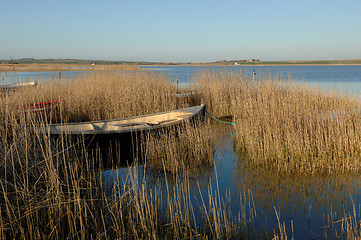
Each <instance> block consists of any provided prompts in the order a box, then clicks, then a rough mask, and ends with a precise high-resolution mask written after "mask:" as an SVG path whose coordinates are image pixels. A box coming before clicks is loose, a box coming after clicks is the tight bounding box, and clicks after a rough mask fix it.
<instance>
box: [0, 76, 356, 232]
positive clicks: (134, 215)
mask: <svg viewBox="0 0 361 240" xmlns="http://www.w3.org/2000/svg"><path fill="white" fill-rule="evenodd" d="M196 78H197V77H196ZM274 80H275V79H272V78H269V79H268V80H267V79H264V81H257V82H252V79H249V78H248V77H247V75H246V74H244V73H243V72H239V73H234V72H233V73H219V74H215V73H204V74H202V75H200V76H199V77H198V79H196V83H195V85H194V92H198V93H200V94H201V95H202V96H203V99H204V100H203V101H204V102H205V104H206V105H207V107H208V111H210V112H211V113H213V114H214V115H216V116H217V117H222V116H233V118H234V120H235V121H236V122H237V128H236V129H237V139H238V148H239V149H240V150H242V151H243V152H244V153H246V154H247V157H248V158H249V159H250V161H251V162H253V163H254V164H255V165H265V166H267V167H272V168H275V169H279V170H282V171H285V172H292V171H296V170H298V171H310V172H315V171H316V170H317V171H326V172H330V171H334V170H341V171H349V170H355V171H357V170H358V167H359V165H358V161H357V159H356V157H357V156H358V155H357V154H358V150H357V144H356V142H357V141H356V140H354V139H352V138H351V139H349V137H354V138H357V137H358V135H357V134H358V131H357V129H358V123H357V115H356V113H355V114H351V116H352V117H350V118H349V117H348V118H345V119H344V120H343V119H340V118H338V117H336V118H335V117H334V115H333V112H331V113H332V114H328V112H329V111H333V110H339V109H340V108H343V109H346V108H347V109H351V110H352V109H353V108H354V107H355V105H356V104H357V101H352V100H350V99H347V98H342V97H337V96H329V95H324V94H320V93H317V92H316V93H315V92H313V91H308V90H307V91H306V90H303V89H298V88H292V87H291V88H289V87H288V86H287V87H286V86H285V85H284V84H281V83H279V82H276V81H274ZM175 93H176V87H175V86H173V85H171V84H170V83H169V81H168V79H167V78H166V77H165V76H164V75H160V74H156V73H144V72H142V73H140V72H123V73H115V72H106V73H96V74H94V75H87V76H83V77H79V78H76V79H72V80H69V81H66V80H64V81H54V82H49V83H46V84H45V83H43V84H40V85H39V87H37V88H34V89H28V90H25V89H23V90H20V91H18V92H14V93H10V94H5V95H2V96H0V105H1V106H2V111H1V113H0V114H1V117H2V118H1V120H0V121H1V124H0V139H1V142H0V238H21V239H45V238H52V239H63V238H76V239H89V238H105V239H107V238H120V239H130V238H131V239H134V238H135V239H164V238H175V239H183V238H204V239H208V238H217V239H221V238H238V237H240V236H241V237H244V238H248V237H251V236H256V237H262V236H263V237H267V235H262V234H261V235H259V234H258V233H259V232H263V231H264V229H263V228H258V227H257V226H256V225H255V222H256V218H257V214H256V212H255V211H254V210H253V209H252V207H251V206H252V203H250V202H249V201H248V199H249V197H248V196H247V197H246V196H244V197H241V196H240V198H241V200H240V202H241V209H242V212H240V213H239V214H238V215H233V214H232V213H230V210H229V209H228V208H227V206H228V203H227V200H224V199H223V198H222V197H221V196H220V193H219V188H215V189H217V190H213V189H214V188H213V186H211V185H209V189H208V191H207V194H205V195H204V194H203V193H202V192H201V190H199V193H198V194H197V199H199V200H200V204H199V205H194V204H193V202H192V201H191V198H192V197H193V195H194V193H191V192H190V185H189V184H190V179H191V177H190V175H192V174H193V173H194V172H192V171H189V172H187V171H188V169H190V168H192V167H195V169H197V168H198V169H200V168H204V166H206V168H211V166H212V162H213V157H212V151H213V145H212V141H213V138H212V131H211V127H210V126H209V125H208V126H207V124H205V126H203V127H201V128H198V127H197V128H196V129H194V128H192V127H187V128H185V129H184V130H183V131H181V132H175V133H174V134H169V136H162V137H161V138H160V139H156V140H155V139H151V138H149V139H148V140H147V142H145V144H146V145H145V146H146V148H145V149H148V150H146V152H145V153H146V154H145V157H146V160H147V165H146V169H148V163H149V165H152V166H153V167H154V166H155V167H156V169H157V171H161V172H163V173H165V175H167V174H169V173H172V172H173V173H175V174H180V173H182V171H184V172H185V174H184V175H185V176H188V178H185V179H184V180H183V181H182V183H181V182H178V181H175V182H168V181H166V183H165V185H166V186H167V187H166V190H165V191H164V190H163V188H162V186H161V185H157V184H155V185H152V186H149V185H148V184H147V183H146V181H143V179H141V180H139V176H138V173H139V171H138V170H139V169H138V168H137V167H135V168H134V169H138V170H137V171H134V172H130V173H129V175H128V177H127V178H126V179H127V180H126V181H125V182H123V183H119V182H117V183H116V184H115V185H113V187H112V190H111V194H108V192H109V191H108V189H106V186H105V185H104V179H103V177H102V174H101V172H100V171H99V166H98V164H99V162H100V161H101V159H100V156H99V155H96V154H89V152H88V151H87V149H86V146H84V144H83V142H76V143H74V142H72V141H70V138H67V137H64V138H59V139H57V140H54V139H52V138H50V136H49V135H48V134H47V133H31V132H29V131H26V127H25V126H26V125H28V124H30V125H32V124H43V123H48V122H71V121H87V120H100V119H109V118H122V117H128V116H134V115H142V114H147V113H152V112H159V111H166V110H171V109H175V108H176V107H182V106H184V107H187V106H188V105H187V103H186V102H181V103H180V102H178V103H177V99H176V98H175V97H174V96H175ZM60 98H64V99H65V101H64V102H63V103H62V104H61V105H60V106H59V109H58V111H55V112H53V113H51V115H47V114H43V115H34V114H33V113H31V112H30V113H29V112H18V111H14V109H16V106H17V105H19V104H27V103H34V102H42V101H49V100H52V99H60ZM177 104H178V105H179V104H180V106H177ZM303 108H304V109H303ZM316 116H317V117H316ZM347 116H348V115H347ZM319 119H320V120H319ZM206 123H207V121H206ZM328 124H330V125H328ZM283 126H285V127H283ZM335 126H336V127H338V129H336V130H335V129H334V127H335ZM183 134H184V135H183ZM174 135H177V136H178V137H177V138H175V137H174ZM333 137H340V138H338V139H339V140H335V139H333ZM271 140H272V141H271ZM293 142H295V143H296V144H294V145H292V144H293ZM159 143H161V144H159ZM285 150H287V151H285ZM301 150H302V151H301ZM306 150H307V151H308V150H311V153H309V152H307V151H306ZM253 151H254V152H253ZM279 151H280V152H279ZM285 153H287V154H285ZM285 156H286V157H285ZM328 156H331V158H330V159H329V158H328ZM345 156H346V158H345V159H344V158H343V157H345ZM311 157H312V159H310V158H311ZM197 159H198V160H197ZM340 159H341V160H340ZM173 160H174V162H172V161H173ZM195 160H197V161H195ZM339 162H341V163H339ZM195 163H198V164H199V165H194V164H195ZM286 163H287V164H286ZM168 164H169V165H168ZM197 211H200V212H201V217H200V218H198V217H197V213H196V212H197ZM280 224H282V223H280ZM280 229H282V228H280ZM352 229H355V228H353V227H350V230H348V231H350V234H351V233H352V234H353V233H354V232H351V231H353V230H352ZM280 234H281V235H280V236H281V237H283V236H285V235H282V232H280ZM276 235H277V234H276ZM354 235H357V232H356V231H355V234H354ZM354 235H352V236H354ZM277 236H279V235H277Z"/></svg>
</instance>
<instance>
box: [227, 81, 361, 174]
mask: <svg viewBox="0 0 361 240" xmlns="http://www.w3.org/2000/svg"><path fill="white" fill-rule="evenodd" d="M235 102H236V103H235V105H236V106H238V109H237V111H236V112H235V115H234V116H235V121H236V122H237V136H238V146H239V148H240V149H241V150H242V151H243V152H244V153H245V154H247V155H248V156H249V159H250V161H253V162H254V163H255V164H257V165H263V166H265V167H272V168H275V169H278V170H281V171H285V172H294V171H301V172H309V173H314V172H327V173H330V172H334V171H340V172H343V171H359V170H360V167H361V162H360V161H359V160H358V159H360V157H361V155H360V154H361V151H360V147H361V143H360V140H361V139H360V137H361V134H360V133H361V132H360V131H359V130H360V129H361V124H360V122H359V120H358V118H359V116H360V115H359V114H358V113H357V112H356V111H354V110H355V109H356V107H357V105H358V102H357V101H356V100H353V99H348V98H346V97H343V96H337V95H331V94H324V93H321V92H318V91H315V90H311V89H305V88H299V87H297V88H296V87H292V86H289V85H287V86H286V85H285V84H283V83H280V82H278V81H274V79H268V80H267V79H266V80H263V81H261V82H258V83H257V85H251V86H247V87H246V88H245V91H243V94H238V95H237V96H236V100H235ZM347 109H351V110H350V111H351V112H350V113H351V114H345V112H343V111H345V110H346V111H347ZM340 111H341V112H340ZM335 114H336V115H335Z"/></svg>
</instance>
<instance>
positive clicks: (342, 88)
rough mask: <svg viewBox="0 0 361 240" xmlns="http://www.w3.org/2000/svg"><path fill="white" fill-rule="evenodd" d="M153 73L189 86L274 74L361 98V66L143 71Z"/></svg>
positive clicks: (210, 67) (179, 68)
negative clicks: (204, 79)
mask: <svg viewBox="0 0 361 240" xmlns="http://www.w3.org/2000/svg"><path fill="white" fill-rule="evenodd" d="M143 68H145V69H151V70H154V71H160V72H164V73H165V74H167V75H169V76H170V77H171V78H172V80H173V81H174V82H176V79H177V77H179V82H180V84H183V85H187V84H188V83H189V80H190V79H191V77H192V76H193V75H195V74H198V73H201V72H203V71H211V72H221V71H233V72H239V71H240V70H242V71H243V72H245V73H246V74H249V75H250V76H251V75H252V74H253V72H255V73H256V79H257V76H260V75H261V74H271V75H273V76H283V77H284V78H288V77H289V78H290V79H294V80H297V81H301V82H306V83H308V84H310V85H311V86H314V87H319V88H321V89H323V90H325V91H338V92H341V93H346V94H348V95H360V94H361V65H350V66H343V65H340V66H241V67H240V66H206V67H204V66H192V67H190V66H163V67H143Z"/></svg>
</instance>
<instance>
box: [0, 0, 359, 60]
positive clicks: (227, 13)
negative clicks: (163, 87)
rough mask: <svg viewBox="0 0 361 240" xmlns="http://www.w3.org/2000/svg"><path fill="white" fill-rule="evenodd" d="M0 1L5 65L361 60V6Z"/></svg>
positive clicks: (349, 1)
mask: <svg viewBox="0 0 361 240" xmlns="http://www.w3.org/2000/svg"><path fill="white" fill-rule="evenodd" d="M0 2H1V4H0V6H1V7H0V59H10V57H13V58H15V59H17V58H24V57H34V58H77V59H103V60H125V61H164V62H208V61H217V60H223V59H225V60H233V59H249V58H258V59H261V60H322V59H361V1H360V0H342V1H341V0H338V1H333V0H327V1H326V0H303V1H293V0H287V1H286V0H272V1H270V0H267V1H265V0H257V1H243V0H239V1H227V0H225V1H219V0H217V1H213V0H208V1H206V0H198V1H197V0H181V1H170V0H168V1H165V0H152V1H150V0H147V1H145V0H144V1H143V0H138V1H134V0H118V1H116V0H104V1H99V0H97V1H93V0H87V1H85V0H62V1H55V0H33V1H29V0H0Z"/></svg>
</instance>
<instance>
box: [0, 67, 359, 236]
mask: <svg viewBox="0 0 361 240" xmlns="http://www.w3.org/2000/svg"><path fill="white" fill-rule="evenodd" d="M148 69H152V70H154V71H162V72H164V73H165V74H167V75H170V76H171V77H172V79H173V81H174V82H175V81H176V78H177V77H179V79H180V82H181V83H182V84H183V85H187V84H188V82H189V80H190V78H191V77H192V75H194V74H196V73H200V72H202V71H215V72H219V71H229V70H232V71H239V70H240V67H189V66H167V67H149V68H148ZM241 69H242V71H245V72H247V73H248V74H252V73H253V72H254V71H255V72H256V73H257V75H256V76H259V75H260V74H261V73H262V72H263V73H270V74H272V75H282V76H287V77H290V78H294V79H296V80H300V81H303V82H305V83H309V84H312V85H313V86H316V87H320V88H321V89H324V90H325V91H329V90H330V89H331V90H332V89H333V90H337V91H341V92H343V93H346V94H349V95H360V94H361V66H271V67H268V66H245V67H241ZM64 73H65V72H64ZM18 74H19V75H22V77H24V79H26V77H29V79H30V81H31V80H32V79H34V77H35V78H37V77H39V76H40V77H41V78H45V79H46V78H54V77H55V78H56V77H57V75H56V73H55V75H54V73H52V74H51V73H41V72H39V73H36V72H29V73H18ZM69 74H72V73H71V72H69ZM19 75H17V76H16V77H19ZM0 76H3V74H2V75H0ZM214 124H215V127H217V129H219V131H221V137H220V138H219V139H218V141H217V142H216V143H215V144H216V146H215V153H214V154H215V165H214V167H213V169H205V170H203V171H200V172H199V175H198V176H197V177H196V178H195V179H192V181H191V183H190V185H191V190H190V191H191V196H192V197H193V199H192V202H193V203H194V204H193V205H194V206H195V209H196V206H200V205H201V204H200V202H199V199H200V198H199V196H200V194H202V196H203V197H204V198H205V199H204V201H205V202H207V196H208V187H209V186H212V191H215V190H216V186H217V183H218V185H219V187H218V189H219V192H220V194H221V197H222V199H223V200H224V201H225V204H226V205H227V206H228V207H229V208H230V209H231V211H232V214H233V215H234V216H237V215H238V213H239V212H240V211H245V210H246V211H247V212H249V211H250V208H251V209H254V210H255V211H256V213H257V218H256V219H255V221H256V222H257V225H259V226H264V227H265V228H267V229H268V231H269V236H270V238H272V236H273V232H272V231H273V229H278V225H277V223H278V221H277V216H276V212H277V214H278V215H279V216H280V222H281V223H282V222H285V224H286V230H287V232H288V237H291V236H292V235H291V223H292V224H293V231H294V236H295V239H318V238H321V239H323V238H328V239H336V237H335V236H331V235H330V232H331V231H332V228H328V227H327V226H328V219H329V218H330V217H331V216H333V219H334V221H336V220H339V219H340V218H341V217H342V215H343V214H344V213H352V211H353V208H352V206H353V204H352V203H353V202H354V203H355V206H356V209H357V214H358V217H359V216H360V215H359V206H360V204H361V194H360V190H361V189H360V186H361V177H359V176H357V175H337V176H314V177H312V178H310V177H304V176H295V175H292V176H284V175H283V176H282V175H280V174H278V173H277V172H273V171H266V170H264V169H255V168H254V167H253V166H252V165H250V164H248V163H247V159H245V158H244V157H243V156H241V155H239V154H237V152H236V151H235V149H234V148H233V146H234V142H233V141H234V139H233V138H234V136H232V132H233V128H232V127H231V126H219V125H218V124H217V123H214ZM130 170H132V171H138V172H139V181H146V183H147V185H148V186H151V185H152V184H155V183H157V184H160V185H161V186H165V182H166V179H165V177H164V176H163V175H162V174H159V173H153V172H151V171H148V170H146V171H145V170H144V169H143V167H142V166H140V167H138V168H131V169H130V168H119V169H116V170H108V171H104V172H103V173H102V176H103V179H104V183H105V185H106V186H107V189H108V191H109V193H110V189H111V188H112V186H113V185H114V184H121V185H122V181H123V180H124V179H126V178H127V174H128V173H129V171H130ZM168 183H169V182H168ZM170 184H171V183H170ZM198 184H199V186H200V190H199V189H198ZM227 199H230V200H227ZM242 199H243V200H244V199H246V202H248V203H252V204H251V206H248V207H245V206H244V205H243V200H242ZM334 226H335V227H336V228H338V227H340V223H337V224H335V225H334ZM261 228H262V227H261ZM326 236H327V237H326Z"/></svg>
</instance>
